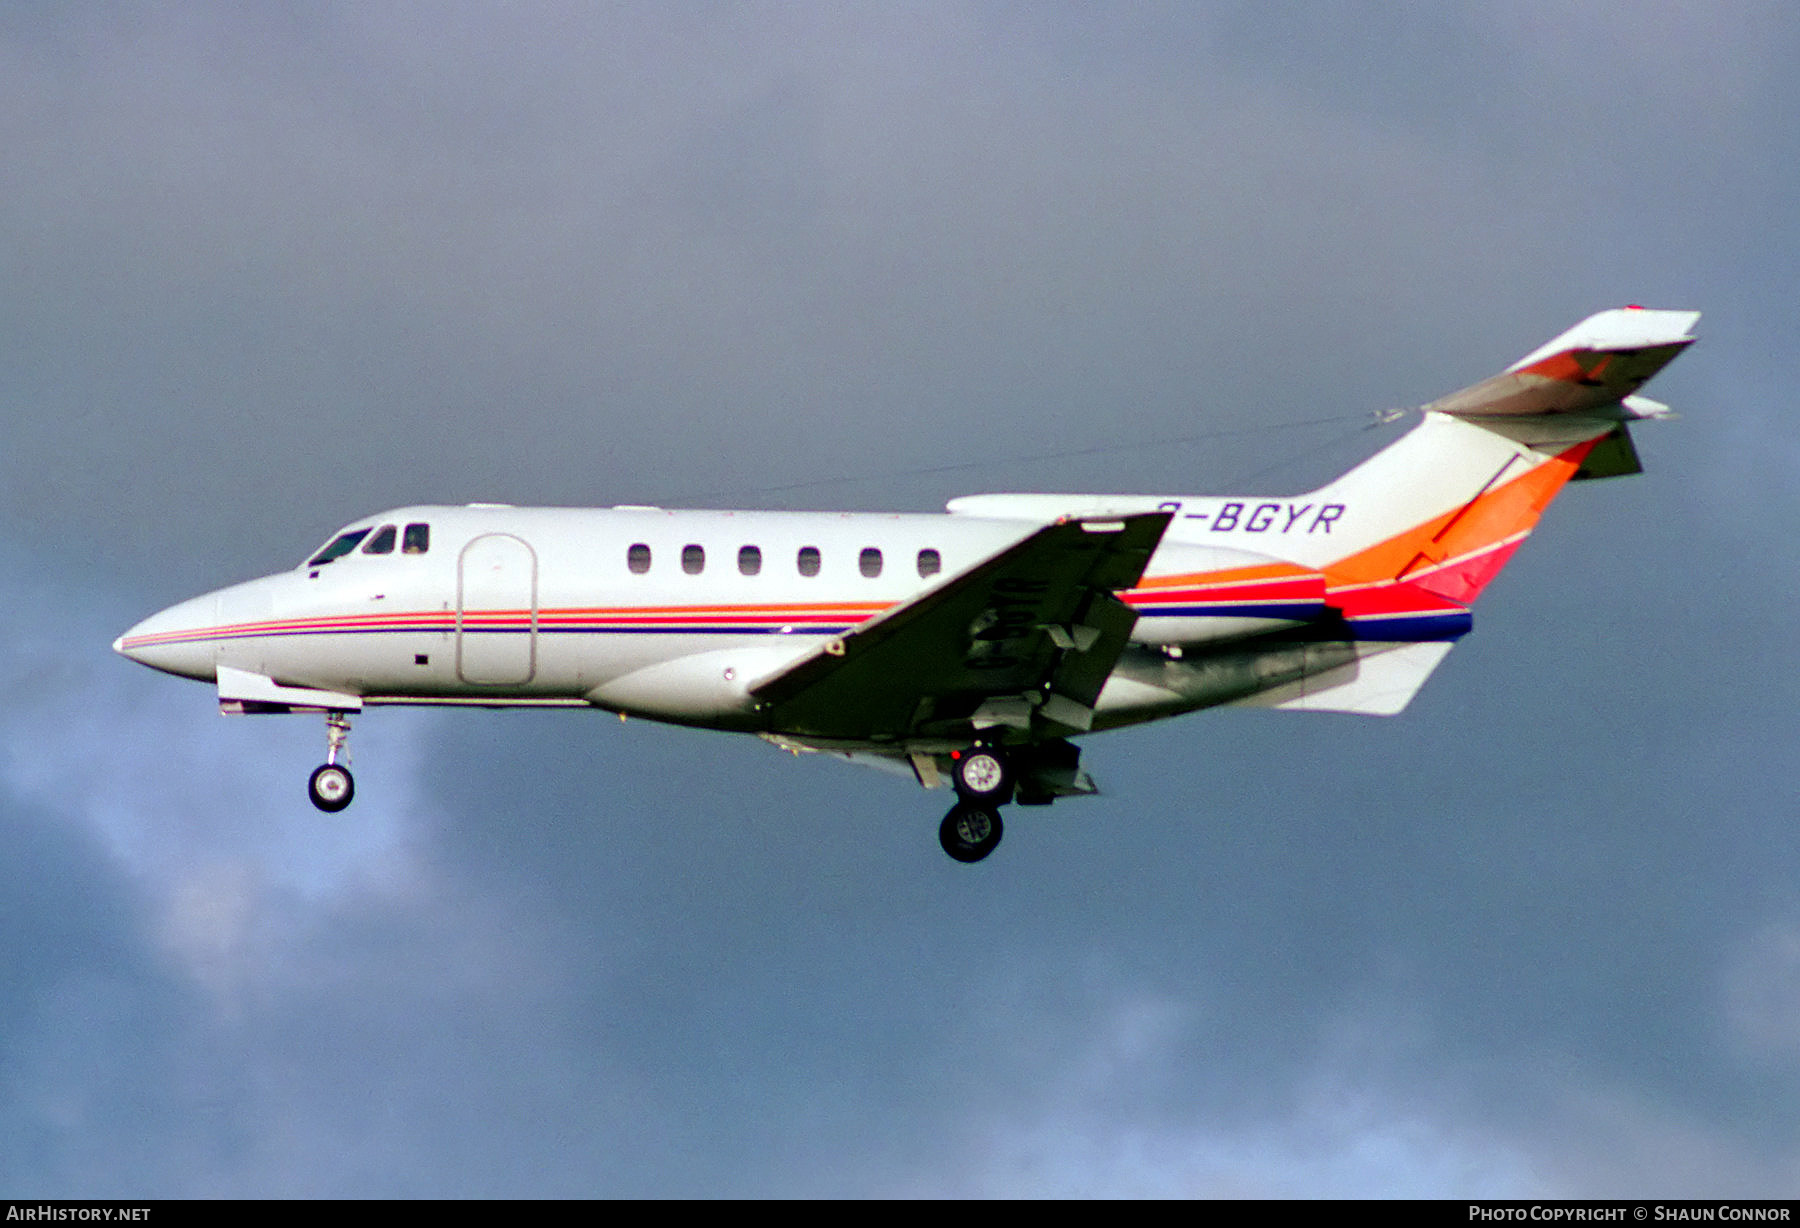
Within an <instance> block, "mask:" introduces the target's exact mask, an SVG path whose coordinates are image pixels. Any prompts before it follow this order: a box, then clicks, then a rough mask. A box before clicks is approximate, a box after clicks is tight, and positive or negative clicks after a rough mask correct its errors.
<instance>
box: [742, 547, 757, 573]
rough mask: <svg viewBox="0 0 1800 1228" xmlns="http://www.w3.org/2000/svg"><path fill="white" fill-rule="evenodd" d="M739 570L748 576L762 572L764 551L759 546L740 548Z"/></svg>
mask: <svg viewBox="0 0 1800 1228" xmlns="http://www.w3.org/2000/svg"><path fill="white" fill-rule="evenodd" d="M738 570H739V571H741V572H743V573H744V574H745V575H747V576H754V575H756V574H757V573H758V572H760V571H761V570H762V550H761V548H760V547H757V546H741V547H739V548H738Z"/></svg>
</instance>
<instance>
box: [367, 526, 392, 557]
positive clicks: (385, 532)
mask: <svg viewBox="0 0 1800 1228" xmlns="http://www.w3.org/2000/svg"><path fill="white" fill-rule="evenodd" d="M399 536H400V533H399V530H397V529H395V528H394V526H393V525H391V524H384V525H382V526H381V527H380V528H379V529H377V530H375V536H373V537H371V538H370V539H369V542H368V544H367V545H365V546H364V547H363V553H364V554H392V553H393V552H394V540H395V539H396V538H398V537H399Z"/></svg>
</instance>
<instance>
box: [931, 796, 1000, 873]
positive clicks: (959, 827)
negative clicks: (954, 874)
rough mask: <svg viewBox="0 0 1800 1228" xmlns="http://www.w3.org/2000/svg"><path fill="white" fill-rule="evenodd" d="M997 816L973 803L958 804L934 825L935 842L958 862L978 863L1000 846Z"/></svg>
mask: <svg viewBox="0 0 1800 1228" xmlns="http://www.w3.org/2000/svg"><path fill="white" fill-rule="evenodd" d="M1002 830H1003V829H1002V827H1001V824H1000V814H999V812H998V811H995V810H992V809H990V808H989V807H987V806H979V805H976V804H975V803H973V802H958V803H957V804H956V805H954V806H952V807H951V808H950V813H949V814H947V815H945V816H944V821H943V822H942V823H941V824H939V826H938V843H939V844H941V845H943V846H944V851H945V852H946V853H948V854H950V856H952V857H954V858H956V860H958V861H980V860H981V859H982V858H983V857H986V856H987V855H988V854H989V853H991V852H993V851H994V849H995V848H996V847H997V846H998V845H999V843H1000V834H1001V831H1002Z"/></svg>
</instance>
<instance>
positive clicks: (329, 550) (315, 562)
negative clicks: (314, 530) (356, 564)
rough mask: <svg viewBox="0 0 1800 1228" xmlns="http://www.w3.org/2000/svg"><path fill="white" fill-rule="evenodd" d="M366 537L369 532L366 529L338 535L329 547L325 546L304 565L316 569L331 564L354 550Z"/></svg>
mask: <svg viewBox="0 0 1800 1228" xmlns="http://www.w3.org/2000/svg"><path fill="white" fill-rule="evenodd" d="M368 535H369V530H367V529H352V530H351V531H350V532H348V533H340V534H338V536H336V537H334V538H333V539H332V541H331V544H330V545H329V546H326V547H325V548H324V549H323V550H321V551H319V552H318V553H317V554H315V555H313V556H312V558H310V559H308V560H307V563H306V565H307V566H308V567H318V566H321V565H322V564H325V563H329V562H331V560H333V559H341V558H343V557H344V556H345V555H346V554H349V553H350V552H351V551H352V550H354V549H356V547H357V544H358V543H360V542H361V541H362V539H363V538H365V537H367V536H368Z"/></svg>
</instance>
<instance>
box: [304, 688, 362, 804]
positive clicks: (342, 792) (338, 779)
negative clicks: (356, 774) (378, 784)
mask: <svg viewBox="0 0 1800 1228" xmlns="http://www.w3.org/2000/svg"><path fill="white" fill-rule="evenodd" d="M349 744H350V715H349V713H346V712H327V713H326V714H325V762H324V763H322V764H320V765H319V766H318V767H317V768H315V769H314V770H313V774H312V779H311V780H309V781H307V782H306V795H307V796H308V797H310V798H312V804H313V805H315V806H317V807H318V808H319V809H320V810H323V811H324V812H325V813H326V814H336V813H337V812H338V811H340V810H342V809H343V808H344V807H345V806H348V805H349V804H350V799H351V798H353V797H355V796H356V781H355V780H353V779H351V776H350V769H349V768H347V767H343V766H341V765H339V763H338V756H339V755H340V754H344V755H345V757H346V758H348V757H349V756H348V754H346V752H347V750H348V748H349Z"/></svg>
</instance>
